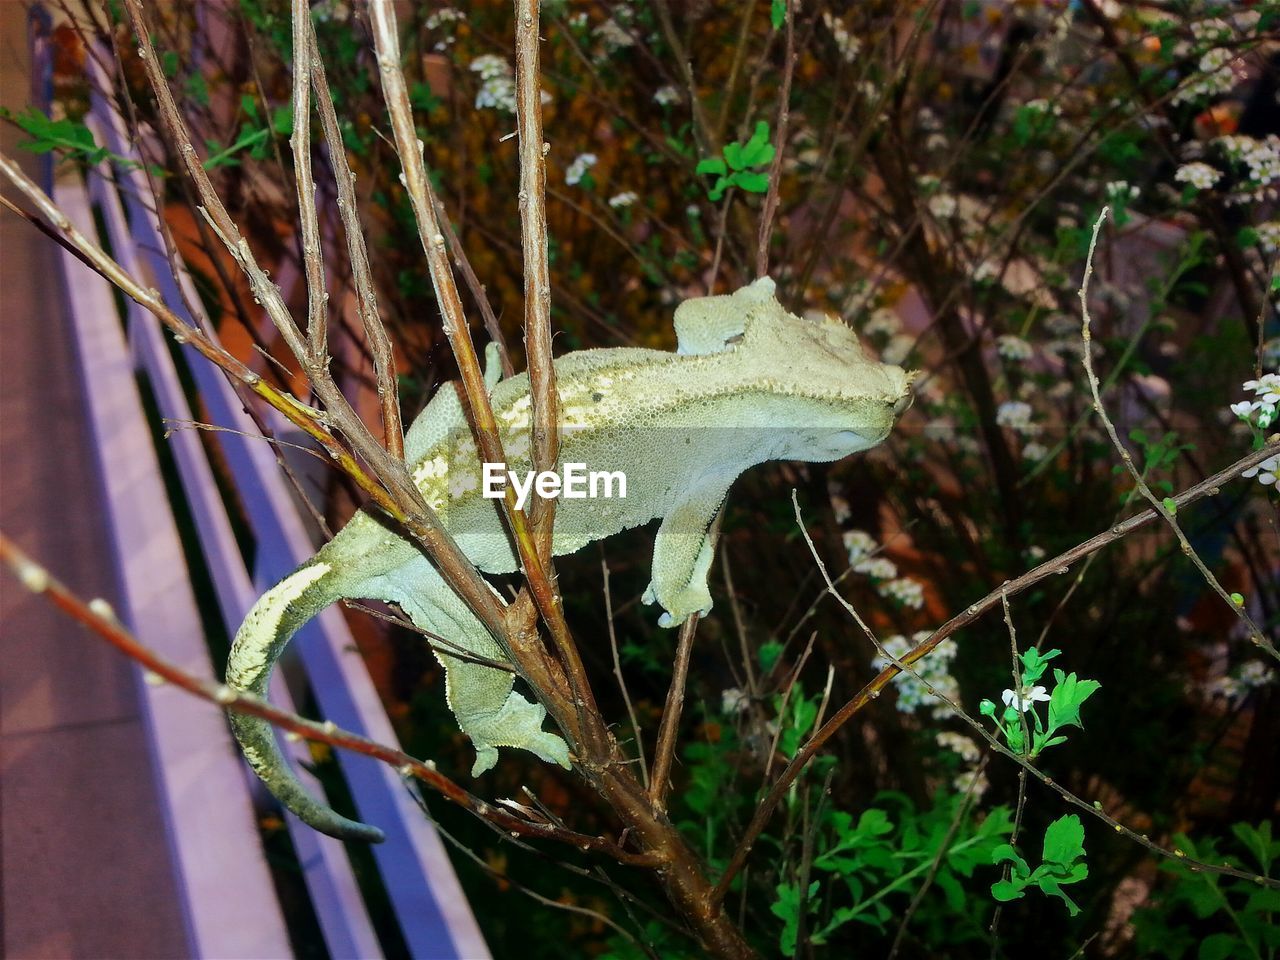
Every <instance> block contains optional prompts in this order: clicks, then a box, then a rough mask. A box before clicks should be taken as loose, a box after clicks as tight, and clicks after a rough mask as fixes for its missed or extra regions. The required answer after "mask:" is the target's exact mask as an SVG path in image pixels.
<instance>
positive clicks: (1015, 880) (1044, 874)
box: [991, 814, 1089, 917]
mask: <svg viewBox="0 0 1280 960" xmlns="http://www.w3.org/2000/svg"><path fill="white" fill-rule="evenodd" d="M1084 858H1085V853H1084V824H1082V823H1081V822H1080V818H1079V817H1077V816H1076V815H1075V814H1068V815H1067V816H1065V817H1060V818H1059V819H1057V820H1055V821H1053V823H1051V824H1049V828H1048V829H1047V830H1045V832H1044V852H1043V853H1042V854H1041V857H1040V859H1041V863H1040V865H1039V866H1038V867H1036V868H1035V869H1034V870H1032V869H1031V867H1030V866H1028V865H1027V861H1025V860H1023V859H1022V857H1020V856H1019V855H1018V852H1017V851H1016V850H1014V849H1013V847H1011V846H1010V845H1009V844H1007V843H1004V844H1001V845H1000V846H998V847H997V848H996V849H995V850H994V851H992V855H991V862H992V863H993V864H1001V863H1009V864H1011V866H1012V869H1011V870H1010V873H1009V877H1008V879H1003V880H997V881H996V882H995V883H993V884H992V885H991V895H992V896H993V897H995V898H996V899H997V900H999V901H1001V902H1002V903H1004V902H1008V901H1010V900H1021V899H1022V897H1023V896H1024V895H1025V893H1026V891H1027V888H1028V887H1038V888H1039V889H1040V892H1041V893H1043V894H1044V895H1045V896H1050V897H1059V898H1061V900H1062V902H1063V903H1065V904H1066V905H1067V911H1068V912H1069V913H1070V914H1071V916H1073V917H1074V916H1076V915H1077V914H1079V913H1080V908H1079V907H1078V906H1076V903H1075V901H1074V900H1072V899H1071V898H1070V897H1069V896H1067V895H1066V893H1064V892H1063V890H1062V888H1063V887H1064V886H1067V885H1068V884H1072V883H1079V882H1080V881H1081V880H1083V879H1084V878H1085V877H1087V876H1088V875H1089V867H1088V865H1087V864H1086V863H1085V862H1084Z"/></svg>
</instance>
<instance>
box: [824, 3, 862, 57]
mask: <svg viewBox="0 0 1280 960" xmlns="http://www.w3.org/2000/svg"><path fill="white" fill-rule="evenodd" d="M822 23H823V26H825V27H826V28H827V30H829V31H830V32H831V39H832V40H834V41H835V45H836V49H837V50H839V51H840V56H841V57H842V58H844V60H845V62H847V63H852V62H853V61H854V59H855V58H856V57H857V56H858V51H859V50H860V49H861V48H862V44H861V43H860V42H859V40H858V38H857V37H855V36H853V35H852V34H850V33H849V31H848V29H847V28H846V27H845V25H844V23H843V22H841V21H840V20H839V19H837V18H836V17H835V16H833V15H832V14H831V13H827V12H824V13H823V14H822Z"/></svg>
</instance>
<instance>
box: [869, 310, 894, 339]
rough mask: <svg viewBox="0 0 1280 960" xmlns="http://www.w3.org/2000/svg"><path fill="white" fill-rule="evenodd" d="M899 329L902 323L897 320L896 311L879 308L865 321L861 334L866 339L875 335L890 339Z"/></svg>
mask: <svg viewBox="0 0 1280 960" xmlns="http://www.w3.org/2000/svg"><path fill="white" fill-rule="evenodd" d="M901 329H902V321H901V320H900V319H899V318H898V314H897V311H895V310H891V309H889V308H888V307H880V308H879V309H878V310H875V311H874V312H873V313H872V314H871V316H870V317H869V318H868V319H867V322H866V324H865V325H864V326H863V328H862V332H863V333H864V334H866V335H867V336H868V337H874V336H876V335H877V334H884V335H885V336H890V337H891V336H893V335H894V334H895V333H897V332H898V331H899V330H901Z"/></svg>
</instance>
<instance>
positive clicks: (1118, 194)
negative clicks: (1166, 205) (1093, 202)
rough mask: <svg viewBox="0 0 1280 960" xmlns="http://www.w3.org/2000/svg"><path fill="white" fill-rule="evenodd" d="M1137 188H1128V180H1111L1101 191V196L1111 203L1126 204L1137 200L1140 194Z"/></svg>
mask: <svg viewBox="0 0 1280 960" xmlns="http://www.w3.org/2000/svg"><path fill="white" fill-rule="evenodd" d="M1141 192H1142V191H1140V190H1139V189H1138V188H1137V187H1134V186H1130V185H1129V181H1128V180H1112V181H1111V182H1110V183H1108V184H1107V185H1106V187H1105V188H1104V190H1103V195H1104V196H1105V197H1106V198H1107V200H1108V201H1110V202H1111V203H1128V202H1129V201H1130V200H1136V199H1138V194H1139V193H1141Z"/></svg>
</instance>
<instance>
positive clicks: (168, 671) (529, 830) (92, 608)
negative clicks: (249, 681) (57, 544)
mask: <svg viewBox="0 0 1280 960" xmlns="http://www.w3.org/2000/svg"><path fill="white" fill-rule="evenodd" d="M0 562H3V563H4V564H5V565H6V566H8V567H9V569H10V571H11V572H12V573H13V574H14V576H16V577H17V578H18V581H19V582H20V583H21V584H22V585H23V586H24V587H25V588H26V589H27V590H29V591H31V592H32V593H36V594H41V595H43V596H45V597H46V598H47V599H48V601H49V602H50V603H51V604H52V605H53V606H54V607H56V608H57V609H59V610H61V611H62V612H63V613H65V614H67V615H68V616H69V617H71V618H72V619H73V620H75V621H77V622H78V623H80V624H81V625H82V626H84V627H86V628H88V629H89V630H90V631H91V632H92V633H94V634H95V635H96V636H98V637H99V638H101V639H102V640H105V641H106V642H107V643H109V644H110V645H111V646H113V647H115V648H116V649H117V650H118V651H120V652H121V653H123V654H124V655H125V656H127V657H129V658H130V659H131V660H135V661H137V662H138V663H140V664H141V665H142V666H143V667H145V668H146V669H147V670H150V671H151V672H152V673H153V674H155V675H156V676H158V677H160V678H162V679H163V680H165V681H166V682H168V683H172V684H173V685H174V686H175V687H178V688H179V689H181V690H184V691H186V692H187V693H190V694H192V695H194V696H196V697H198V698H200V699H202V700H207V701H209V702H210V703H214V704H217V705H218V706H219V707H220V708H221V709H223V710H226V711H229V712H232V713H245V714H250V715H252V716H256V717H261V718H263V719H264V720H267V721H269V722H270V723H271V724H273V725H275V726H277V727H279V728H280V729H282V730H285V731H288V732H290V733H294V734H297V735H298V736H300V737H302V738H304V739H306V740H310V741H313V742H315V743H327V744H329V745H330V746H333V747H340V748H342V749H344V750H350V751H352V752H354V753H360V754H363V755H365V756H368V757H373V758H374V759H375V760H380V761H382V762H383V763H386V764H388V765H390V766H392V767H395V768H396V769H397V770H398V771H399V772H400V774H401V775H402V776H412V777H414V778H416V779H418V780H421V781H422V782H423V783H425V784H426V785H427V786H429V787H431V789H433V790H435V791H436V792H437V793H439V794H440V795H441V796H443V797H445V798H447V799H449V800H451V801H453V802H454V803H456V804H458V805H459V806H461V807H463V808H465V809H467V810H469V811H470V812H471V813H473V814H475V815H476V816H478V817H480V818H481V819H483V820H486V821H487V822H489V823H491V824H493V825H495V826H497V827H500V828H501V829H503V830H507V831H509V832H512V833H517V834H519V835H521V836H526V837H540V838H543V839H547V840H557V841H560V842H562V843H567V844H571V845H573V846H575V847H578V848H579V849H582V850H594V851H596V852H598V853H604V854H606V855H608V856H610V857H613V858H614V859H616V860H618V861H619V862H621V863H627V864H631V865H633V866H652V865H654V863H655V859H654V858H653V857H652V856H650V855H647V854H634V853H629V852H627V851H625V850H623V849H621V848H620V847H619V846H618V845H617V844H615V843H614V842H613V841H612V840H609V839H608V838H606V837H593V836H590V835H587V834H582V833H576V832H574V831H571V830H566V829H564V828H563V827H559V826H556V825H554V824H550V823H546V822H543V821H541V820H526V819H524V818H521V817H517V816H514V815H513V814H511V813H510V812H508V811H507V810H506V808H503V807H500V806H495V805H493V804H491V803H488V802H486V801H484V800H482V799H480V798H479V797H476V796H474V795H473V794H471V793H469V792H467V791H466V790H464V789H463V788H462V787H460V786H459V785H458V784H456V783H454V782H453V781H452V780H450V779H449V778H448V777H445V776H444V775H443V774H441V773H440V772H438V771H437V770H436V768H435V764H434V763H433V762H431V761H429V760H418V759H416V758H414V757H411V756H409V755H408V754H407V753H405V752H404V751H403V750H399V749H397V748H395V747H390V746H387V745H386V744H382V743H378V742H376V741H373V740H369V739H366V738H365V737H362V736H360V735H358V734H355V733H351V732H350V731H347V730H343V729H342V728H340V727H338V726H336V725H334V724H333V723H331V722H326V723H317V722H315V721H312V720H306V719H304V718H302V717H300V716H298V715H296V714H293V713H289V712H288V711H286V710H281V709H279V708H278V707H274V706H272V705H271V704H270V703H268V702H267V701H265V700H261V699H259V698H258V697H255V696H252V695H251V694H246V693H241V692H240V691H237V690H233V689H231V688H230V687H228V686H226V685H225V684H220V683H214V682H212V681H208V680H201V679H199V678H198V677H195V676H193V675H192V674H190V673H188V672H186V671H185V670H183V669H182V668H181V667H179V666H177V665H176V664H174V663H171V662H170V661H168V660H166V659H165V658H164V657H161V656H160V655H159V654H157V653H155V652H154V651H153V650H151V649H150V648H149V647H147V646H146V645H145V644H143V643H141V642H140V641H139V640H138V639H137V638H136V637H134V636H133V634H132V633H130V632H129V631H128V630H126V629H125V627H124V626H123V625H122V624H121V623H120V621H119V620H117V619H116V617H115V615H114V613H112V612H111V610H110V607H109V606H108V605H107V604H106V602H105V601H102V600H91V601H89V602H88V603H86V602H85V601H83V600H81V599H80V598H79V597H78V596H76V594H75V593H73V592H72V591H71V590H69V589H68V588H67V587H66V586H65V585H63V584H62V583H60V582H59V581H58V580H56V579H55V578H54V577H53V576H52V575H51V574H50V573H49V571H48V570H46V569H45V568H44V567H42V566H40V565H39V564H38V563H36V562H35V561H34V560H33V559H32V558H31V557H30V556H29V555H27V554H26V553H25V552H24V551H23V550H21V549H20V548H19V547H18V546H17V545H16V544H15V543H13V541H11V540H10V539H9V538H8V537H7V536H5V535H4V534H3V533H0Z"/></svg>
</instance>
